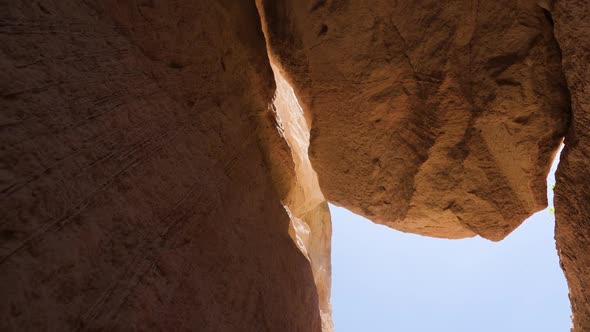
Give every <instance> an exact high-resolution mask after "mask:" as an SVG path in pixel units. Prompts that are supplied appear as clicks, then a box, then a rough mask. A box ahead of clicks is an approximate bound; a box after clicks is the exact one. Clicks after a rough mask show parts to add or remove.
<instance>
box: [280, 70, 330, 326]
mask: <svg viewBox="0 0 590 332" xmlns="http://www.w3.org/2000/svg"><path fill="white" fill-rule="evenodd" d="M273 71H274V73H275V75H274V77H275V82H276V85H277V93H276V96H275V99H274V105H275V110H276V114H277V120H278V124H279V128H280V131H281V133H282V136H283V137H284V138H285V141H286V142H287V143H288V145H289V149H290V151H291V154H292V157H293V162H294V166H295V168H294V169H295V172H294V176H293V178H292V181H291V183H292V185H291V186H290V190H289V193H288V195H287V197H286V199H285V200H284V204H285V208H286V209H287V210H288V212H289V216H290V217H291V228H290V234H291V236H292V238H293V240H294V241H295V243H297V246H298V247H299V248H300V249H301V251H302V252H303V253H304V254H305V255H306V256H307V258H308V259H309V261H310V263H311V267H312V271H313V274H314V279H315V282H316V286H317V289H318V298H319V302H320V311H321V316H322V330H323V331H324V332H327V331H332V330H333V329H334V326H333V323H332V309H331V305H330V284H331V282H330V280H331V272H332V269H331V257H330V245H331V240H332V238H331V235H332V226H331V220H330V211H329V209H328V203H327V202H326V200H325V199H324V195H323V194H322V191H321V189H320V186H319V184H318V178H317V175H316V173H315V171H314V170H313V168H312V167H311V163H310V161H309V157H308V147H309V126H308V123H307V121H306V119H305V116H304V113H303V109H301V106H300V105H299V102H298V100H297V97H296V96H295V93H294V91H293V89H292V88H291V86H290V85H289V83H288V82H287V81H286V80H285V78H284V77H283V76H282V75H281V72H280V69H279V68H278V67H276V66H273Z"/></svg>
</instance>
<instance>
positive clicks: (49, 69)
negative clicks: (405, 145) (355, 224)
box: [0, 0, 321, 331]
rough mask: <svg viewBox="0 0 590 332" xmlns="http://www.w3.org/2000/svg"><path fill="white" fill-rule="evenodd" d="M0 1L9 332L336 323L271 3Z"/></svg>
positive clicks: (302, 327) (0, 138)
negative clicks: (309, 236) (277, 74)
mask: <svg viewBox="0 0 590 332" xmlns="http://www.w3.org/2000/svg"><path fill="white" fill-rule="evenodd" d="M0 7H1V8H2V10H1V11H0V22H2V24H1V30H0V33H1V35H0V38H1V45H2V54H1V55H0V61H1V62H0V67H1V68H2V80H1V84H2V98H1V99H0V103H1V108H2V112H1V113H0V122H1V127H0V128H1V129H0V146H1V149H0V160H1V169H2V171H1V173H0V185H1V189H0V190H1V195H2V198H1V199H2V200H1V202H0V213H1V215H2V217H1V220H2V222H1V224H0V225H1V226H0V236H1V237H0V294H2V295H1V296H0V298H1V299H0V317H1V319H0V330H2V331H69V330H93V331H96V330H105V331H127V330H142V331H146V330H160V331H196V330H198V331H319V330H320V324H321V322H320V313H319V310H318V296H317V292H316V289H315V286H314V278H313V274H312V271H311V268H310V264H309V262H308V260H307V259H306V257H305V255H303V254H301V252H300V251H299V250H298V248H297V247H296V245H295V244H294V243H293V241H292V240H291V239H290V237H289V230H288V229H289V217H288V214H287V212H286V211H285V209H284V208H283V206H282V204H281V199H284V198H286V195H287V193H288V186H289V183H286V182H285V183H282V182H281V179H283V180H284V181H288V180H289V175H288V174H289V173H293V171H290V169H292V168H293V162H292V161H291V156H290V152H289V150H288V146H287V145H286V144H284V142H283V141H282V139H281V138H280V136H279V135H278V132H277V130H276V128H275V127H274V123H273V121H274V120H273V117H274V115H273V113H272V110H271V109H270V105H271V102H272V98H273V94H274V85H273V77H272V72H271V68H270V64H269V61H268V57H267V55H266V49H265V44H264V37H263V34H262V31H261V29H260V20H259V17H258V14H257V10H256V7H255V4H254V1H252V2H248V1H233V0H227V1H139V2H135V1H95V2H86V1H83V2H80V1H71V0H63V1H37V2H31V1H18V0H17V1H10V2H5V3H3V4H2V5H0ZM281 142H283V143H281ZM273 163H274V164H279V165H280V164H281V163H282V167H283V169H282V170H280V169H276V168H275V169H271V165H273ZM283 173H284V174H283ZM271 175H272V176H273V178H274V179H275V180H274V184H273V181H272V180H271Z"/></svg>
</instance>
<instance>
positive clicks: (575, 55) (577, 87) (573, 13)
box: [552, 0, 590, 332]
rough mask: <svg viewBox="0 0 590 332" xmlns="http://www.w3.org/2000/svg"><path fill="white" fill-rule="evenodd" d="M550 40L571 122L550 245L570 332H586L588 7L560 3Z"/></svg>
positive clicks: (589, 262)
mask: <svg viewBox="0 0 590 332" xmlns="http://www.w3.org/2000/svg"><path fill="white" fill-rule="evenodd" d="M552 13H553V17H554V20H555V36H556V38H557V41H558V42H559V45H560V47H561V49H562V52H563V70H564V72H565V74H566V77H567V82H568V86H569V89H570V92H571V98H572V104H571V105H572V122H571V125H570V129H569V132H568V134H567V136H566V139H565V148H564V150H563V152H562V154H561V162H560V164H559V168H558V170H557V174H556V177H557V184H556V187H555V217H556V225H555V240H556V241H557V249H558V252H559V257H560V259H561V266H562V268H563V270H564V271H565V276H566V278H567V281H568V285H569V288H570V300H571V303H572V313H573V320H574V328H573V331H575V332H584V331H590V39H589V37H588V36H589V35H590V22H589V21H588V17H590V4H589V3H588V2H587V1H571V0H560V1H558V2H557V4H556V6H555V8H554V9H553V10H552Z"/></svg>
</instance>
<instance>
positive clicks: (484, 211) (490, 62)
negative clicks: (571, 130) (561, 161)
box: [260, 0, 569, 240]
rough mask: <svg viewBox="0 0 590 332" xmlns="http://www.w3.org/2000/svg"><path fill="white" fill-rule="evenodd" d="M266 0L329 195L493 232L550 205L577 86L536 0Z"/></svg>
mask: <svg viewBox="0 0 590 332" xmlns="http://www.w3.org/2000/svg"><path fill="white" fill-rule="evenodd" d="M260 2H261V4H262V5H261V8H262V9H263V13H264V15H263V21H264V23H265V25H266V26H267V30H268V40H269V44H270V45H269V46H270V49H271V53H272V54H273V55H274V56H276V57H277V59H279V62H280V63H281V65H282V66H283V69H284V71H285V73H286V76H287V78H288V79H289V80H290V81H291V82H292V83H293V86H294V88H295V91H296V92H297V94H298V97H300V100H301V101H302V105H303V108H304V109H305V110H306V111H308V113H309V116H310V117H311V123H312V128H311V145H310V155H311V156H310V158H311V162H312V165H313V166H314V169H315V171H316V172H317V174H318V177H319V182H320V185H321V188H322V191H323V193H324V195H325V196H326V199H328V200H329V201H331V202H333V203H336V204H338V205H342V206H344V207H346V208H348V209H350V210H352V211H354V212H356V213H359V214H361V215H364V216H365V217H368V218H369V219H371V220H373V221H375V222H379V223H383V224H386V225H389V226H391V227H394V228H396V229H399V230H402V231H407V232H414V233H419V234H423V235H429V236H436V237H447V238H461V237H469V236H473V235H476V234H478V235H481V236H483V237H486V238H488V239H492V240H500V239H502V238H504V237H505V236H506V235H507V234H509V233H510V232H511V231H512V230H513V229H515V228H516V227H517V226H518V225H520V223H521V222H522V221H523V220H524V219H526V218H527V217H528V216H530V215H531V214H532V213H534V212H536V211H538V210H540V209H542V208H543V207H545V206H546V196H545V178H546V175H547V172H548V170H549V166H550V161H551V158H552V156H553V155H554V153H555V150H556V148H557V147H558V145H559V142H560V140H561V137H562V136H563V134H564V131H565V127H566V124H567V115H568V112H567V111H568V107H569V104H568V103H569V99H568V94H567V89H566V83H565V80H564V77H563V75H562V71H561V63H560V55H559V49H558V46H557V44H556V42H555V39H554V37H553V32H552V26H551V19H550V15H548V12H547V11H546V10H545V9H543V8H542V7H540V6H539V5H537V4H536V3H535V2H534V1H514V0H504V1H467V0H456V1H435V0H431V1H430V0H429V1H388V0H381V1H370V2H367V1H330V0H319V1H314V2H307V1H298V0H280V1H276V0H268V1H266V0H261V1H260Z"/></svg>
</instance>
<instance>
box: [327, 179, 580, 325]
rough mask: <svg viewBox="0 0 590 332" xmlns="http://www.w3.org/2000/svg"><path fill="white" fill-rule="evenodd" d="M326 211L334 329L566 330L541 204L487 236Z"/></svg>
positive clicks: (566, 312)
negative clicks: (503, 234) (450, 235)
mask: <svg viewBox="0 0 590 332" xmlns="http://www.w3.org/2000/svg"><path fill="white" fill-rule="evenodd" d="M548 183H550V184H552V183H555V180H554V178H553V175H552V174H550V176H549V179H548ZM548 192H549V196H550V197H549V198H550V202H551V201H552V192H551V190H548ZM330 210H331V213H332V221H333V238H332V241H333V242H332V306H333V316H334V323H335V327H336V332H364V331H368V332H381V331H395V332H418V331H420V332H422V331H424V332H431V331H433V332H439V331H443V332H444V331H452V332H463V331H464V332H512V331H514V332H525V331H535V332H545V331H546V332H560V331H564V332H567V331H569V328H570V326H571V320H570V314H571V311H570V306H569V301H568V297H567V293H568V290H567V285H566V282H565V278H564V276H563V272H562V271H561V268H560V267H559V260H558V257H557V251H556V249H555V241H554V239H553V228H554V216H553V215H552V214H550V213H549V212H547V210H544V211H541V212H539V213H537V214H535V215H534V216H532V217H531V218H529V219H528V220H527V221H525V223H524V224H523V225H522V226H521V227H519V228H518V229H517V230H516V231H514V232H513V233H512V234H510V235H509V236H508V237H507V238H506V239H505V240H503V241H501V242H497V243H495V242H491V241H488V240H484V239H481V238H479V237H477V238H471V239H464V240H443V239H434V238H428V237H423V236H419V235H413V234H406V233H402V232H398V231H395V230H393V229H390V228H388V227H385V226H382V225H377V224H374V223H372V222H370V221H369V220H367V219H364V218H362V217H360V216H358V215H355V214H352V213H351V212H349V211H347V210H345V209H343V208H339V207H336V206H332V205H331V206H330Z"/></svg>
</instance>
